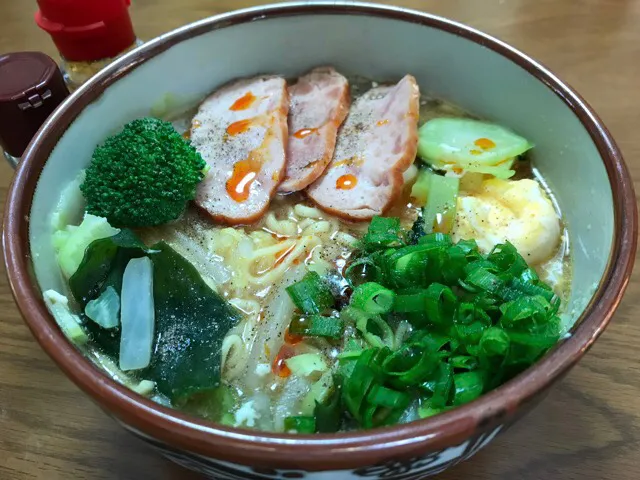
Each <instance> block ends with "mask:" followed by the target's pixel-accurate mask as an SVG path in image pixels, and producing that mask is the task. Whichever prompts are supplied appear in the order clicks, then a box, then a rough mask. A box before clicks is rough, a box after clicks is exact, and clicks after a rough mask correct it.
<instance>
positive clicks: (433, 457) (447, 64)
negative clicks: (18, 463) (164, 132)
mask: <svg viewBox="0 0 640 480" xmlns="http://www.w3.org/2000/svg"><path fill="white" fill-rule="evenodd" d="M323 64H331V65H334V66H336V68H338V69H339V70H340V71H342V72H344V73H345V74H347V75H359V76H363V77H366V78H372V79H393V78H398V77H399V76H401V75H404V74H405V73H408V72H409V73H412V74H413V75H414V76H415V77H416V79H417V81H418V82H419V84H420V86H421V87H422V89H423V90H424V91H426V92H428V93H429V94H433V95H434V96H437V97H439V98H443V99H446V100H448V101H451V102H453V103H455V104H457V105H460V106H462V107H463V108H465V109H466V110H468V111H470V112H473V113H474V114H477V115H478V116H481V117H483V118H487V119H490V120H493V121H495V122H497V123H501V124H504V125H509V126H511V127H513V128H514V130H516V131H518V132H520V133H521V134H523V135H524V136H526V137H527V138H529V139H531V140H532V141H533V142H534V143H535V145H536V148H535V152H534V161H535V163H536V165H537V167H538V168H539V169H540V171H541V172H542V174H543V175H544V178H545V179H546V180H547V181H548V183H549V184H550V187H551V190H552V191H554V193H555V195H556V199H557V202H558V204H559V206H560V209H561V211H562V212H563V215H564V222H565V223H566V225H567V226H568V231H569V232H570V237H571V238H570V244H571V245H572V246H573V250H572V260H573V264H572V265H573V266H572V268H573V284H572V294H571V295H570V298H569V300H568V303H567V307H566V308H565V311H564V318H565V320H566V321H567V322H568V323H570V324H574V326H573V328H571V330H570V331H569V333H568V334H567V335H566V336H565V338H563V339H562V340H561V342H560V343H559V344H558V345H557V346H556V347H555V348H554V349H553V350H551V351H550V352H549V353H548V354H547V355H546V356H545V357H544V358H543V359H542V360H540V361H539V362H538V363H537V364H535V365H534V366H533V367H531V368H529V369H528V370H526V371H525V372H523V373H522V374H520V375H519V376H517V377H516V378H514V379H512V380H510V381H509V382H507V383H506V384H504V385H502V386H500V387H499V388H497V389H495V390H493V391H491V392H489V393H487V394H486V395H484V396H482V397H480V398H479V399H477V400H475V401H473V402H471V403H469V404H467V405H464V406H462V407H459V408H456V409H453V410H450V411H448V412H446V413H443V414H440V415H437V416H435V417H432V418H428V419H424V420H419V421H416V422H413V423H409V424H402V425H397V426H393V427H385V428H378V429H374V430H363V431H353V432H344V433H336V434H317V435H292V434H275V433H263V432H259V431H255V430H248V429H241V428H231V427H225V426H220V425H217V424H214V423H210V422H207V421H205V420H201V419H197V418H195V417H191V416H188V415H185V414H183V413H180V412H178V411H176V410H173V409H170V408H167V407H164V406H162V405H160V404H157V403H154V402H152V401H150V400H148V399H146V398H145V397H143V396H140V395H138V394H136V393H134V392H133V391H131V390H129V389H127V388H125V387H124V386H122V385H120V384H119V383H117V382H116V381H114V380H113V379H112V378H111V377H110V376H108V375H107V374H106V373H104V372H103V371H101V370H100V369H98V368H97V367H96V366H94V364H93V363H92V362H90V361H89V360H87V359H86V358H85V357H84V356H83V355H82V354H81V353H80V352H79V351H78V350H77V349H76V348H75V347H74V346H73V345H72V344H71V343H70V342H69V341H67V339H66V338H65V336H64V335H63V334H62V332H61V331H60V330H59V328H58V326H57V324H56V322H55V321H54V319H53V318H52V317H51V315H50V314H49V312H48V310H47V308H46V307H45V304H44V303H43V300H42V291H44V290H46V289H50V288H54V289H55V288H61V285H60V282H61V279H60V278H59V277H60V276H59V273H58V270H57V267H56V265H55V255H54V252H53V250H52V246H51V245H49V243H50V235H51V222H50V220H49V219H50V216H51V214H52V210H53V208H54V206H55V205H56V204H57V200H58V198H59V196H60V186H61V185H65V184H67V183H69V182H71V181H72V180H73V179H74V178H75V177H76V176H77V175H78V173H79V171H80V170H81V169H83V168H85V167H86V166H87V163H88V161H89V159H90V158H91V154H92V152H93V150H94V148H95V147H96V146H97V145H98V144H99V143H101V142H102V141H103V140H104V139H105V138H106V137H107V136H108V135H110V134H112V133H113V132H114V131H116V130H117V129H118V128H120V127H121V126H122V125H123V124H125V123H126V122H128V121H130V120H132V119H134V118H137V117H140V116H144V115H149V113H150V110H153V109H154V108H155V109H157V108H161V109H169V108H173V107H176V106H179V105H187V104H190V103H193V102H194V101H197V100H198V99H201V98H203V97H204V96H205V95H207V94H208V93H209V92H211V91H212V90H213V89H214V88H215V87H217V86H220V85H222V84H224V83H225V82H228V81H229V80H232V79H235V78H239V77H245V76H250V75H255V74H259V73H266V72H277V73H280V74H283V75H285V76H288V77H291V76H295V75H297V74H300V73H301V72H303V71H306V70H308V69H310V68H312V67H314V66H317V65H323ZM594 200H596V201H594ZM636 237H637V212H636V204H635V195H634V192H633V187H632V182H631V179H630V177H629V173H628V171H627V168H626V166H625V164H624V162H623V159H622V156H621V154H620V151H619V150H618V148H617V146H616V144H615V142H614V140H613V139H612V138H611V136H610V134H609V132H608V131H607V129H606V127H605V126H604V125H603V123H602V122H601V121H600V120H599V118H598V117H597V115H596V114H595V113H594V112H593V110H592V109H591V107H590V106H589V105H588V104H587V103H586V102H585V101H584V100H583V99H582V98H581V97H580V96H579V95H578V94H577V93H576V92H574V91H573V90H572V89H571V88H570V87H568V86H567V85H566V84H564V83H563V82H562V81H561V80H559V79H558V78H557V77H555V76H554V75H553V74H552V73H550V72H549V71H548V70H546V69H545V68H544V67H542V66H541V65H540V64H538V63H537V62H535V61H534V60H532V59H530V58H528V57H527V56H525V55H524V54H522V53H521V52H519V51H517V50H515V49H514V48H512V47H510V46H509V45H507V44H505V43H503V42H501V41H499V40H496V39H494V38H492V37H490V36H488V35H485V34H483V33H481V32H478V31H476V30H473V29H471V28H469V27H466V26H464V25H461V24H458V23H455V22H452V21H449V20H446V19H443V18H438V17H434V16H432V15H428V14H425V13H420V12H416V11H410V10H405V9H401V8H394V7H386V6H380V5H371V4H362V3H354V2H334V1H331V2H315V3H306V2H300V3H285V4H279V5H273V6H267V7H260V8H252V9H247V10H241V11H237V12H232V13H229V14H224V15H220V16H216V17H212V18H208V19H205V20H202V21H199V22H196V23H193V24H190V25H187V26H184V27H182V28H179V29H177V30H175V31H173V32H170V33H168V34H165V35H162V36H161V37H158V38H156V39H155V40H152V41H150V42H148V43H146V44H145V45H143V46H142V47H140V48H138V49H136V50H134V51H132V52H131V53H129V54H127V55H126V56H124V57H122V58H121V59H119V60H117V61H116V62H115V63H113V64H111V65H110V66H108V67H107V68H106V69H105V70H103V71H102V72H100V73H99V74H98V75H96V76H95V77H94V78H92V79H91V80H89V81H88V82H87V83H86V84H85V85H83V86H82V87H81V88H80V89H79V90H78V91H76V92H75V93H74V94H73V95H71V96H70V97H69V98H68V100H66V101H65V102H64V103H63V104H62V105H61V106H60V107H59V108H58V109H57V110H56V111H55V112H54V114H53V115H52V116H51V117H50V118H49V119H48V120H47V122H46V123H45V124H44V125H43V127H42V128H41V129H40V131H39V132H38V134H37V135H36V137H35V138H34V139H33V141H32V142H31V144H30V146H29V148H28V150H27V152H26V153H25V155H24V157H23V160H22V161H21V163H20V165H19V167H18V170H17V173H16V176H15V180H14V182H13V185H12V187H11V190H10V193H9V196H8V200H7V207H6V213H5V218H4V236H3V241H4V255H5V263H6V268H7V272H8V276H9V280H10V283H11V286H12V289H13V293H14V296H15V300H16V303H17V305H18V307H19V309H20V311H21V313H22V315H23V317H24V319H25V322H26V323H27V325H28V326H29V328H30V329H31V331H32V333H33V335H34V336H35V338H36V340H37V341H38V342H39V343H40V345H41V346H42V348H43V349H44V350H45V351H46V352H47V353H48V354H49V355H50V356H51V357H52V358H53V360H54V361H55V362H56V363H57V364H58V365H59V367H60V368H61V369H62V370H63V371H64V372H65V374H66V375H67V376H68V377H69V378H70V379H71V380H72V381H73V382H74V383H76V385H78V386H79V387H80V388H81V389H82V390H83V391H84V392H85V393H86V394H87V395H89V396H90V397H91V398H92V400H93V401H94V402H96V403H97V404H98V405H99V406H100V407H101V408H102V409H103V410H104V411H105V412H106V413H107V414H108V415H109V416H111V417H112V418H114V419H115V420H116V421H117V422H118V423H119V424H121V425H122V426H123V427H124V428H126V429H127V430H128V431H129V432H131V433H132V434H134V435H136V436H138V437H140V438H142V439H143V440H144V441H146V442H148V443H149V444H150V445H152V446H153V447H155V448H156V449H157V450H158V451H159V452H160V453H161V454H163V455H165V456H166V457H168V458H170V459H171V460H173V461H175V462H177V463H179V464H181V465H183V466H185V467H187V468H190V469H193V470H196V471H199V472H201V473H203V474H205V475H208V476H211V477H212V478H218V479H235V478H238V479H240V478H241V479H270V478H274V479H275V478H317V479H321V478H341V479H346V478H385V479H389V480H392V479H414V478H415V479H418V478H424V477H425V476H427V475H430V474H435V473H438V472H441V471H443V470H445V469H447V468H449V467H451V466H452V465H455V464H457V463H459V462H461V461H463V460H465V459H468V458H469V457H471V456H472V455H473V454H474V453H476V452H477V451H478V450H480V449H481V448H482V447H484V446H485V445H487V444H488V443H489V442H491V440H492V439H494V438H495V437H496V435H498V434H500V433H501V432H503V431H505V430H506V429H507V428H508V426H509V425H510V424H512V423H513V422H514V421H516V420H517V419H518V418H520V417H521V416H522V415H523V414H524V413H526V412H527V411H528V410H529V409H531V408H532V407H533V406H534V405H535V404H536V403H538V402H539V401H540V400H541V399H542V398H543V397H544V396H545V394H546V393H547V392H548V390H549V389H550V388H551V386H552V385H553V384H554V383H555V382H556V381H558V380H559V379H560V378H561V377H562V376H563V375H564V374H566V373H567V372H568V371H569V370H570V369H571V367H572V366H573V365H574V364H575V363H576V362H577V361H578V360H579V359H580V358H581V357H582V356H583V355H584V354H585V352H586V351H587V350H588V349H589V347H590V346H591V345H592V344H593V342H594V341H595V340H596V339H597V337H598V336H599V335H600V334H601V333H602V331H603V329H604V328H605V327H606V326H607V324H608V323H609V321H610V320H611V318H612V316H613V314H614V312H615V310H616V308H617V306H618V304H619V302H620V300H621V297H622V295H623V292H624V290H625V288H626V286H627V283H628V281H629V276H630V274H631V269H632V265H633V261H634V258H635V250H636Z"/></svg>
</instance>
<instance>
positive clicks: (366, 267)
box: [344, 257, 382, 287]
mask: <svg viewBox="0 0 640 480" xmlns="http://www.w3.org/2000/svg"><path fill="white" fill-rule="evenodd" d="M381 275H382V272H381V270H380V267H379V266H378V265H377V264H376V262H374V261H373V259H372V258H371V257H362V258H358V259H357V260H355V261H354V262H351V263H350V264H349V266H348V267H347V269H346V270H345V272H344V278H346V279H347V281H348V282H349V283H350V284H351V285H352V286H354V287H357V286H358V285H361V284H362V283H365V282H372V281H374V280H376V279H377V278H380V277H381Z"/></svg>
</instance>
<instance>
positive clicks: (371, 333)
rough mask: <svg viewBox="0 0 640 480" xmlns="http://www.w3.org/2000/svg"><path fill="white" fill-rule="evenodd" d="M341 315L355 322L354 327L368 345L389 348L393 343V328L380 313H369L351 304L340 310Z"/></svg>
mask: <svg viewBox="0 0 640 480" xmlns="http://www.w3.org/2000/svg"><path fill="white" fill-rule="evenodd" d="M341 315H342V316H343V317H344V318H347V319H349V320H350V321H352V322H355V324H356V328H357V329H358V330H359V331H360V332H361V333H362V337H363V338H364V340H365V341H366V342H367V343H368V344H369V345H371V346H374V347H379V348H382V347H384V346H387V347H389V348H391V347H393V346H394V345H395V342H394V335H393V330H391V327H390V326H389V324H388V323H387V322H385V321H384V320H383V319H382V317H381V316H380V315H376V314H369V313H367V312H365V311H363V310H360V309H358V308H355V307H351V306H350V307H349V308H346V309H344V310H342V312H341Z"/></svg>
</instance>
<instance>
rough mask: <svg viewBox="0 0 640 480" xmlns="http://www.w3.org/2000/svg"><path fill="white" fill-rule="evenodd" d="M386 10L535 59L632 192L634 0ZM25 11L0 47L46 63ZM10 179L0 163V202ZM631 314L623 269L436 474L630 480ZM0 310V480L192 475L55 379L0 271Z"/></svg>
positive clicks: (636, 284)
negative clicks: (543, 396) (514, 399)
mask: <svg viewBox="0 0 640 480" xmlns="http://www.w3.org/2000/svg"><path fill="white" fill-rule="evenodd" d="M263 3H267V2H255V1H250V0H218V1H212V0H182V1H180V2H177V1H174V0H137V1H134V5H133V6H132V15H133V19H134V24H135V27H136V30H137V32H138V34H139V35H140V37H142V38H143V39H144V38H147V39H148V38H151V37H154V36H156V35H158V34H160V33H163V32H165V31H167V30H170V29H172V28H174V27H177V26H180V25H183V24H184V23H187V22H190V21H193V20H197V19H200V18H202V17H205V16H208V15H212V14H215V13H219V12H222V11H226V10H229V9H231V8H240V7H245V6H250V5H256V4H263ZM388 3H395V4H398V5H402V6H406V7H412V8H417V9H422V10H425V11H429V12H432V13H436V14H439V15H443V16H446V17H450V18H453V19H455V20H459V21H461V22H464V23H467V24H470V25H472V26H474V27H477V28H479V29H481V30H484V31H486V32H488V33H490V34H493V35H495V36H498V37H499V38H501V39H503V40H505V41H507V42H509V43H511V44H513V45H514V46H516V47H517V48H520V49H522V50H524V51H525V52H527V53H529V54H530V55H532V56H533V57H534V58H536V59H538V60H540V61H541V62H542V63H544V64H546V65H547V66H548V67H549V68H551V69H552V70H553V71H555V73H557V74H558V75H559V76H560V77H561V78H562V79H564V80H565V81H567V82H569V83H570V84H571V85H573V86H574V87H575V88H576V89H577V90H578V91H579V92H580V93H581V94H582V95H583V96H584V97H585V98H586V99H587V100H588V101H589V102H590V103H591V104H592V105H593V106H594V107H595V109H596V111H598V112H599V113H600V115H601V117H602V118H603V120H604V121H605V123H606V124H607V125H608V126H609V128H610V130H611V131H612V133H613V135H614V137H615V138H616V139H617V141H618V143H619V144H620V147H621V148H622V151H623V153H624V155H625V157H626V159H627V163H628V164H629V167H630V168H631V171H632V175H633V177H634V178H635V179H636V189H637V190H638V191H640V187H639V185H638V184H637V181H638V179H640V135H639V134H638V128H639V126H640V108H639V107H640V89H639V88H638V85H639V83H638V82H639V80H638V79H639V78H640V28H638V24H640V0H582V1H580V2H576V1H574V0H473V1H470V0H464V1H463V0H448V1H446V2H445V1H437V0H433V1H424V0H399V1H396V2H388ZM35 8H36V7H35V2H28V1H15V0H0V52H8V51H15V50H41V51H45V52H46V53H49V54H51V55H55V50H54V48H53V45H52V43H51V42H50V40H49V38H48V37H47V35H45V34H44V33H43V32H41V31H40V30H39V29H38V28H37V27H36V26H35V24H34V23H33V20H32V19H33V12H34V10H35ZM516 107H517V106H516ZM522 114H523V115H526V114H527V112H522ZM11 176H12V171H11V169H10V168H9V167H8V166H7V165H5V164H1V165H0V194H1V196H2V198H5V197H6V192H7V189H8V187H9V184H10V182H11ZM567 181H568V182H569V181H571V179H567ZM585 200H586V201H591V199H585ZM593 201H597V199H593ZM2 208H4V203H3V205H2ZM638 308H640V273H638V270H636V273H635V274H634V275H633V278H632V280H631V284H630V286H629V291H628V293H627V295H626V297H625V299H624V301H623V303H622V305H621V306H620V309H619V310H618V313H617V314H616V316H615V319H614V321H613V323H612V325H611V326H610V327H609V329H608V330H607V331H606V333H605V334H604V335H603V336H602V338H601V339H600V340H599V341H598V343H597V344H596V346H595V347H594V348H593V349H592V350H591V352H589V354H588V355H587V356H586V358H585V359H584V360H583V361H582V362H581V363H580V364H579V365H578V366H577V367H576V368H575V369H574V370H573V371H572V372H571V374H570V375H569V376H568V377H567V378H566V379H565V380H564V381H563V382H562V383H561V384H559V385H558V386H557V387H556V388H555V389H554V390H553V392H552V393H551V395H550V396H549V397H548V398H547V400H545V401H544V402H543V404H542V405H540V406H539V407H538V408H537V409H536V410H535V411H534V412H532V413H531V414H530V415H528V416H527V417H525V418H524V419H523V420H521V421H520V422H519V423H518V424H517V425H515V426H514V427H513V428H512V429H511V430H509V431H508V432H507V433H506V434H504V435H503V436H501V437H499V438H498V439H497V440H496V441H495V442H494V443H492V444H491V446H490V447H488V448H487V449H486V450H484V451H483V452H481V453H480V454H478V455H477V456H476V457H475V458H474V459H473V460H472V461H470V462H467V463H465V464H462V465H460V466H458V467H456V468H454V469H453V470H451V471H450V472H448V473H446V474H444V475H443V476H441V477H439V478H442V479H443V480H462V479H465V480H487V479H523V480H543V479H549V478H567V479H572V478H580V479H581V480H596V479H598V480H602V479H605V480H606V479H611V480H635V479H637V478H638V477H639V474H638V471H639V470H640V363H639V362H638V358H639V354H638V352H639V349H638V345H639V344H640V323H639V322H637V321H635V320H636V318H635V315H634V313H633V312H634V311H637V309H638ZM0 311H1V312H2V314H1V317H0V479H2V480H22V479H46V480H56V479H65V480H66V479H70V478H73V479H122V480H138V479H146V478H152V479H157V480H173V479H178V478H179V479H191V478H194V479H195V478H197V477H196V476H195V475H192V474H191V473H188V472H186V471H184V470H182V469H181V468H179V467H176V466H173V465H172V464H170V463H168V462H166V461H165V460H163V459H161V458H160V457H158V456H157V455H156V454H155V453H153V452H152V451H150V450H149V449H148V448H147V447H146V446H145V445H143V444H142V443H140V442H139V441H138V440H136V439H134V438H132V437H131V436H130V435H128V434H127V433H125V432H124V431H123V430H121V429H120V428H119V427H117V426H116V425H115V424H114V423H112V421H111V420H109V419H108V418H107V417H106V416H105V415H103V413H102V412H101V411H100V410H99V409H98V408H97V407H96V406H95V405H94V404H93V403H92V402H91V401H89V400H88V399H87V397H85V396H84V395H83V394H81V393H80V391H79V390H78V389H77V388H75V387H74V386H73V385H72V384H71V383H70V382H69V381H68V380H67V379H66V378H65V377H64V376H63V375H62V373H60V372H59V371H58V369H57V368H56V367H55V365H54V364H53V363H52V362H51V360H50V359H49V358H48V357H47V356H46V355H45V354H44V353H43V352H42V351H41V350H40V348H39V347H38V346H37V344H36V343H35V341H34V340H33V339H32V337H31V334H30V333H29V331H28V330H27V328H26V327H25V326H24V324H23V322H22V320H21V318H20V316H19V314H18V312H17V310H16V308H15V306H14V303H13V300H12V298H11V293H10V289H9V287H8V284H7V281H6V279H5V275H1V276H0Z"/></svg>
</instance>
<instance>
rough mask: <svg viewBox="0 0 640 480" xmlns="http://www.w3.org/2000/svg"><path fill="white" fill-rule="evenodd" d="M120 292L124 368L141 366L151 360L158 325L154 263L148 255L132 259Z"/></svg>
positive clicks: (130, 368)
mask: <svg viewBox="0 0 640 480" xmlns="http://www.w3.org/2000/svg"><path fill="white" fill-rule="evenodd" d="M120 296H121V314H120V322H121V324H122V334H121V337H120V369H121V370H123V371H127V370H139V369H141V368H145V367H147V366H149V363H150V362H151V349H152V347H153V333H154V327H155V312H154V301H153V264H152V262H151V260H150V259H149V258H148V257H141V258H134V259H132V260H130V261H129V263H128V264H127V268H125V270H124V275H123V277H122V292H121V294H120Z"/></svg>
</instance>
